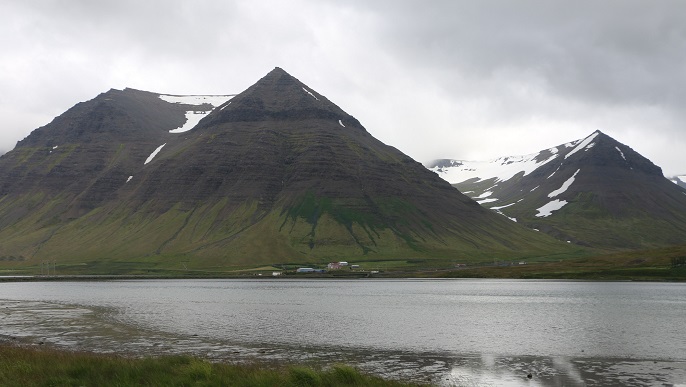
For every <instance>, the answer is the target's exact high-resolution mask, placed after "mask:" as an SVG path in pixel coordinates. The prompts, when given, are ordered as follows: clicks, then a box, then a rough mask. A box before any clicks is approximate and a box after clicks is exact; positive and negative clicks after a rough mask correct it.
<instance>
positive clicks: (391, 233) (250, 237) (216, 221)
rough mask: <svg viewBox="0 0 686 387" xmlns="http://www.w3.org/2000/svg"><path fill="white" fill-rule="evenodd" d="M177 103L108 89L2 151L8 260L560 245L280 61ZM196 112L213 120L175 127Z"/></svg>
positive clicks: (494, 251)
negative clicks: (373, 128) (390, 139)
mask: <svg viewBox="0 0 686 387" xmlns="http://www.w3.org/2000/svg"><path fill="white" fill-rule="evenodd" d="M162 97H164V96H162ZM215 100H216V99H215ZM170 101H172V102H170ZM173 101H175V99H174V98H171V99H170V98H161V96H160V95H159V94H155V93H148V92H142V91H137V90H131V89H126V90H123V91H118V90H110V91H109V92H107V93H104V94H101V95H100V96H98V97H96V98H95V99H93V100H91V101H88V102H84V103H80V104H77V105H76V106H75V107H73V108H72V109H70V110H69V111H67V112H66V113H64V114H63V115H61V116H59V117H57V118H56V119H55V120H54V121H53V122H51V123H50V124H48V125H46V126H44V127H42V128H39V129H37V130H35V131H34V132H33V133H32V134H31V135H29V136H28V137H27V138H26V139H25V140H23V141H21V142H20V143H19V144H18V145H17V147H16V148H15V149H14V150H12V151H10V152H8V153H7V154H5V155H4V156H2V157H1V158H0V238H2V240H3V244H2V246H0V250H2V251H0V255H22V256H25V257H29V258H30V259H36V260H37V259H43V258H59V259H61V260H65V259H66V260H84V259H109V260H123V259H129V258H131V257H134V258H137V259H151V260H155V259H168V260H183V261H184V262H188V261H192V262H195V263H196V264H198V265H205V266H208V265H227V264H247V263H251V264H252V263H260V262H265V263H267V262H302V261H306V262H313V261H326V260H329V259H335V258H343V257H346V258H348V257H361V256H373V257H377V258H383V257H395V258H398V257H400V258H412V257H423V258H427V257H428V258H431V257H442V258H445V257H465V256H491V255H500V256H514V255H521V254H529V253H537V254H542V253H544V252H548V251H559V250H561V249H563V247H560V245H559V244H558V243H557V242H556V241H554V240H553V239H552V238H548V237H547V236H544V235H540V234H538V233H535V232H532V231H530V230H528V229H526V228H524V227H521V226H519V225H516V224H513V223H512V222H510V221H509V220H507V219H506V218H504V217H502V216H500V215H497V214H493V213H492V212H491V211H488V210H485V209H483V208H482V207H481V206H479V205H478V204H477V203H475V202H474V201H473V200H471V199H470V198H468V197H466V196H464V195H462V194H461V193H460V192H459V191H458V190H457V189H455V188H454V187H452V186H451V185H450V184H448V183H447V182H445V181H444V180H442V179H440V178H439V177H438V176H437V175H436V174H435V173H433V172H431V171H428V170H427V169H426V168H424V167H423V166H422V165H421V164H419V163H417V162H415V161H414V160H412V159H411V158H409V157H408V156H406V155H404V154H403V153H401V152H400V151H398V150H397V149H395V148H393V147H390V146H387V145H385V144H383V143H381V142H380V141H378V140H376V139H375V138H374V137H372V136H371V135H370V134H369V133H368V132H367V131H366V130H365V128H364V127H363V126H362V125H361V124H360V122H359V121H358V120H356V119H355V118H354V117H353V116H351V115H349V114H347V113H346V112H344V111H343V110H342V109H340V108H339V107H338V106H336V105H335V104H334V103H332V102H331V101H329V100H328V99H327V98H326V97H324V96H323V95H321V94H319V93H317V92H316V91H314V90H312V89H311V88H309V87H308V86H306V85H304V84H303V83H301V82H300V81H298V80H297V79H296V78H294V77H292V76H291V75H289V74H288V73H286V72H285V71H284V70H282V69H280V68H276V69H274V70H273V71H271V72H270V73H269V74H267V75H266V76H265V77H264V78H262V79H261V80H259V81H258V82H257V83H256V84H254V85H253V86H251V87H250V88H248V89H247V90H245V91H244V92H243V93H240V94H238V95H236V96H234V97H232V98H231V97H230V96H227V98H226V101H225V102H223V103H216V102H215V103H214V104H213V105H212V104H209V103H208V104H197V103H196V104H192V103H188V102H184V101H186V100H184V99H183V98H180V99H178V101H181V102H178V101H177V102H173ZM208 112H209V113H208ZM190 114H204V115H203V116H202V117H204V118H202V119H200V120H199V122H198V123H197V125H195V126H194V127H193V128H192V130H188V131H182V132H181V133H177V132H178V130H176V131H174V130H173V129H176V128H179V127H181V126H183V125H184V123H185V122H186V120H187V119H188V120H190V118H191V117H195V118H198V117H200V116H191V115H190ZM170 131H172V132H171V133H170ZM141 257H142V258H141ZM146 257H148V258H146Z"/></svg>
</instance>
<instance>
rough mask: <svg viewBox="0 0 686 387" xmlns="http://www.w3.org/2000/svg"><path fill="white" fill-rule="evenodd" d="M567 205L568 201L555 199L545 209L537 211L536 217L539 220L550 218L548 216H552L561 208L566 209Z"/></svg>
mask: <svg viewBox="0 0 686 387" xmlns="http://www.w3.org/2000/svg"><path fill="white" fill-rule="evenodd" d="M566 204H567V201H566V200H559V199H555V200H553V201H551V202H549V203H547V204H546V205H544V206H543V207H541V208H538V209H536V211H538V214H536V216H537V217H539V218H545V217H548V216H550V215H552V213H553V211H557V210H559V209H560V208H562V207H564V206H565V205H566Z"/></svg>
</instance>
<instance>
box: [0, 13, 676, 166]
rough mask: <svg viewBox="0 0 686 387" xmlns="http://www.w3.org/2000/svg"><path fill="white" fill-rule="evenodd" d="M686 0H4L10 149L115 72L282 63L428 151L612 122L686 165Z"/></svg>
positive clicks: (228, 82) (658, 155) (3, 100)
mask: <svg viewBox="0 0 686 387" xmlns="http://www.w3.org/2000/svg"><path fill="white" fill-rule="evenodd" d="M684 15H686V1H661V0H645V1H631V0H616V1H611V0H604V1H597V0H592V1H579V0H575V1H568V0H565V1H551V0H541V1H526V0H518V1H511V0H502V1H488V0H478V1H471V0H470V1H466V0H465V1H459V0H446V1H438V0H434V1H428V0H421V1H419V0H417V1H402V0H388V1H375V0H360V1H355V0H352V1H351V0H345V1H344V0H289V1H280V0H273V1H259V0H246V1H230V0H217V1H209V0H207V1H202V0H200V1H199V0H194V1H185V0H164V1H156V0H155V1H149V0H146V1H144V0H116V1H115V0H111V1H92V0H71V1H70V0H63V1H58V0H55V1H48V0H32V1H26V0H0V52H1V54H0V117H1V118H2V119H1V120H0V150H4V151H6V150H9V149H11V148H13V147H14V145H15V143H16V142H17V141H18V140H21V139H22V138H24V137H26V136H27V135H28V134H29V133H30V132H31V131H32V130H33V129H35V128H37V127H39V126H42V125H45V124H47V123H48V122H50V121H51V120H52V118H54V117H55V116H57V115H59V114H61V113H63V112H64V111H66V110H67V109H69V108H70V107H72V106H73V105H75V104H76V103H78V102H81V101H86V100H89V99H92V98H94V97H95V96H97V95H98V94H99V93H101V92H104V91H107V90H109V89H110V88H115V89H123V88H125V87H132V88H136V89H142V90H148V91H154V92H159V93H170V94H233V93H238V92H241V91H243V90H244V89H245V88H247V87H248V86H250V85H251V84H253V83H255V82H256V81H257V80H258V79H259V78H261V77H262V76H264V75H265V74H266V73H267V72H269V71H270V70H272V69H273V68H274V67H276V66H279V67H282V68H283V69H284V70H286V71H287V72H289V73H290V74H291V75H293V76H295V77H296V78H298V79H300V80H301V81H302V82H304V83H305V84H307V85H309V86H310V87H311V88H313V89H315V90H317V91H318V92H319V93H321V94H323V95H325V96H327V97H328V98H329V99H330V100H332V101H333V102H334V103H336V104H337V105H339V106H340V107H341V108H343V110H345V111H347V112H348V113H350V114H352V115H353V116H355V117H356V118H358V119H359V120H360V122H362V124H363V125H364V126H365V127H366V128H367V130H368V131H369V132H370V133H371V134H372V135H374V136H375V137H376V138H378V139H380V140H381V141H383V142H385V143H387V144H389V145H392V146H395V147H396V148H398V149H400V150H401V151H403V152H404V153H406V154H408V155H409V156H411V157H413V158H414V159H416V160H417V161H421V162H425V161H429V160H432V159H436V158H457V159H468V160H485V159H490V158H495V157H498V156H504V155H520V154H527V153H534V152H537V151H539V150H541V149H545V148H549V147H552V146H556V145H559V144H562V143H565V142H568V141H570V140H575V139H579V138H583V137H585V136H587V135H589V134H591V133H592V132H593V131H594V130H596V129H600V130H602V131H603V132H605V133H606V134H608V135H610V136H612V137H614V138H615V139H616V140H618V141H620V142H622V143H624V144H626V145H629V146H631V147H632V148H634V149H635V150H636V151H638V152H639V153H641V154H643V155H644V156H646V157H648V158H649V159H651V160H652V161H653V162H655V163H656V164H658V165H659V166H661V167H662V168H663V171H664V172H665V174H666V175H672V174H686V19H685V18H684Z"/></svg>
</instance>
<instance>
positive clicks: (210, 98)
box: [160, 94, 234, 107]
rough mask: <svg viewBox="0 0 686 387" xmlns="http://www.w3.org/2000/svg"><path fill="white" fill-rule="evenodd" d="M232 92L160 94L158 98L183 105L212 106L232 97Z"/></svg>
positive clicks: (219, 104)
mask: <svg viewBox="0 0 686 387" xmlns="http://www.w3.org/2000/svg"><path fill="white" fill-rule="evenodd" d="M233 97H234V95H233V94H225V95H171V94H160V99H161V100H163V101H166V102H169V103H179V104H183V105H195V106H198V105H203V104H206V103H208V104H210V105H212V106H214V107H217V106H221V105H222V104H223V103H224V102H226V101H228V100H230V99H231V98H233Z"/></svg>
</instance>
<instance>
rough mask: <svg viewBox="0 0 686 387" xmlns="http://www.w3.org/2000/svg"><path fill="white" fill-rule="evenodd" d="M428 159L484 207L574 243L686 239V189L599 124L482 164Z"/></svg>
mask: <svg viewBox="0 0 686 387" xmlns="http://www.w3.org/2000/svg"><path fill="white" fill-rule="evenodd" d="M480 166H483V167H484V168H478V167H480ZM428 167H429V168H430V169H432V170H434V171H435V172H437V173H438V174H439V175H441V176H442V177H444V178H446V179H449V180H451V181H453V182H454V184H453V185H454V186H455V187H457V188H458V189H460V190H461V191H462V192H464V193H466V194H468V195H469V196H470V197H472V198H474V199H475V200H477V201H478V202H479V203H480V204H482V205H484V206H485V207H487V208H491V209H493V210H495V211H496V212H499V213H501V214H503V215H506V216H507V217H509V218H510V219H516V220H517V221H518V222H520V223H523V224H525V225H527V226H528V227H531V228H533V229H536V230H541V231H544V232H547V233H549V234H550V235H553V236H555V237H557V238H559V239H562V240H568V241H570V243H577V244H579V245H584V246H594V247H605V248H640V247H658V246H665V245H671V244H683V243H686V200H685V199H686V195H685V193H686V191H684V190H683V189H681V188H679V187H677V186H676V185H675V184H673V183H671V182H670V181H669V180H667V179H665V178H664V176H663V175H662V170H661V168H660V167H658V166H656V165H655V164H653V163H652V162H650V160H648V159H647V158H645V157H643V156H641V155H640V154H639V153H638V152H636V151H634V150H633V149H632V148H630V147H628V146H626V145H624V144H622V143H619V142H618V141H616V140H614V139H613V138H611V137H609V136H607V135H606V134H604V133H602V132H600V131H595V132H593V133H592V134H591V135H589V136H588V137H586V138H584V139H580V140H576V141H572V142H569V143H566V144H562V145H559V146H557V147H553V148H548V149H546V150H543V151H541V152H539V153H535V154H531V155H528V156H522V157H503V158H498V159H495V160H493V161H492V162H490V163H489V162H484V163H481V164H479V163H474V162H472V163H471V164H470V163H469V162H461V161H446V160H442V161H439V162H435V163H433V164H432V165H429V166H428ZM488 168H490V169H488ZM480 171H481V172H480ZM478 175H481V176H478Z"/></svg>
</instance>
